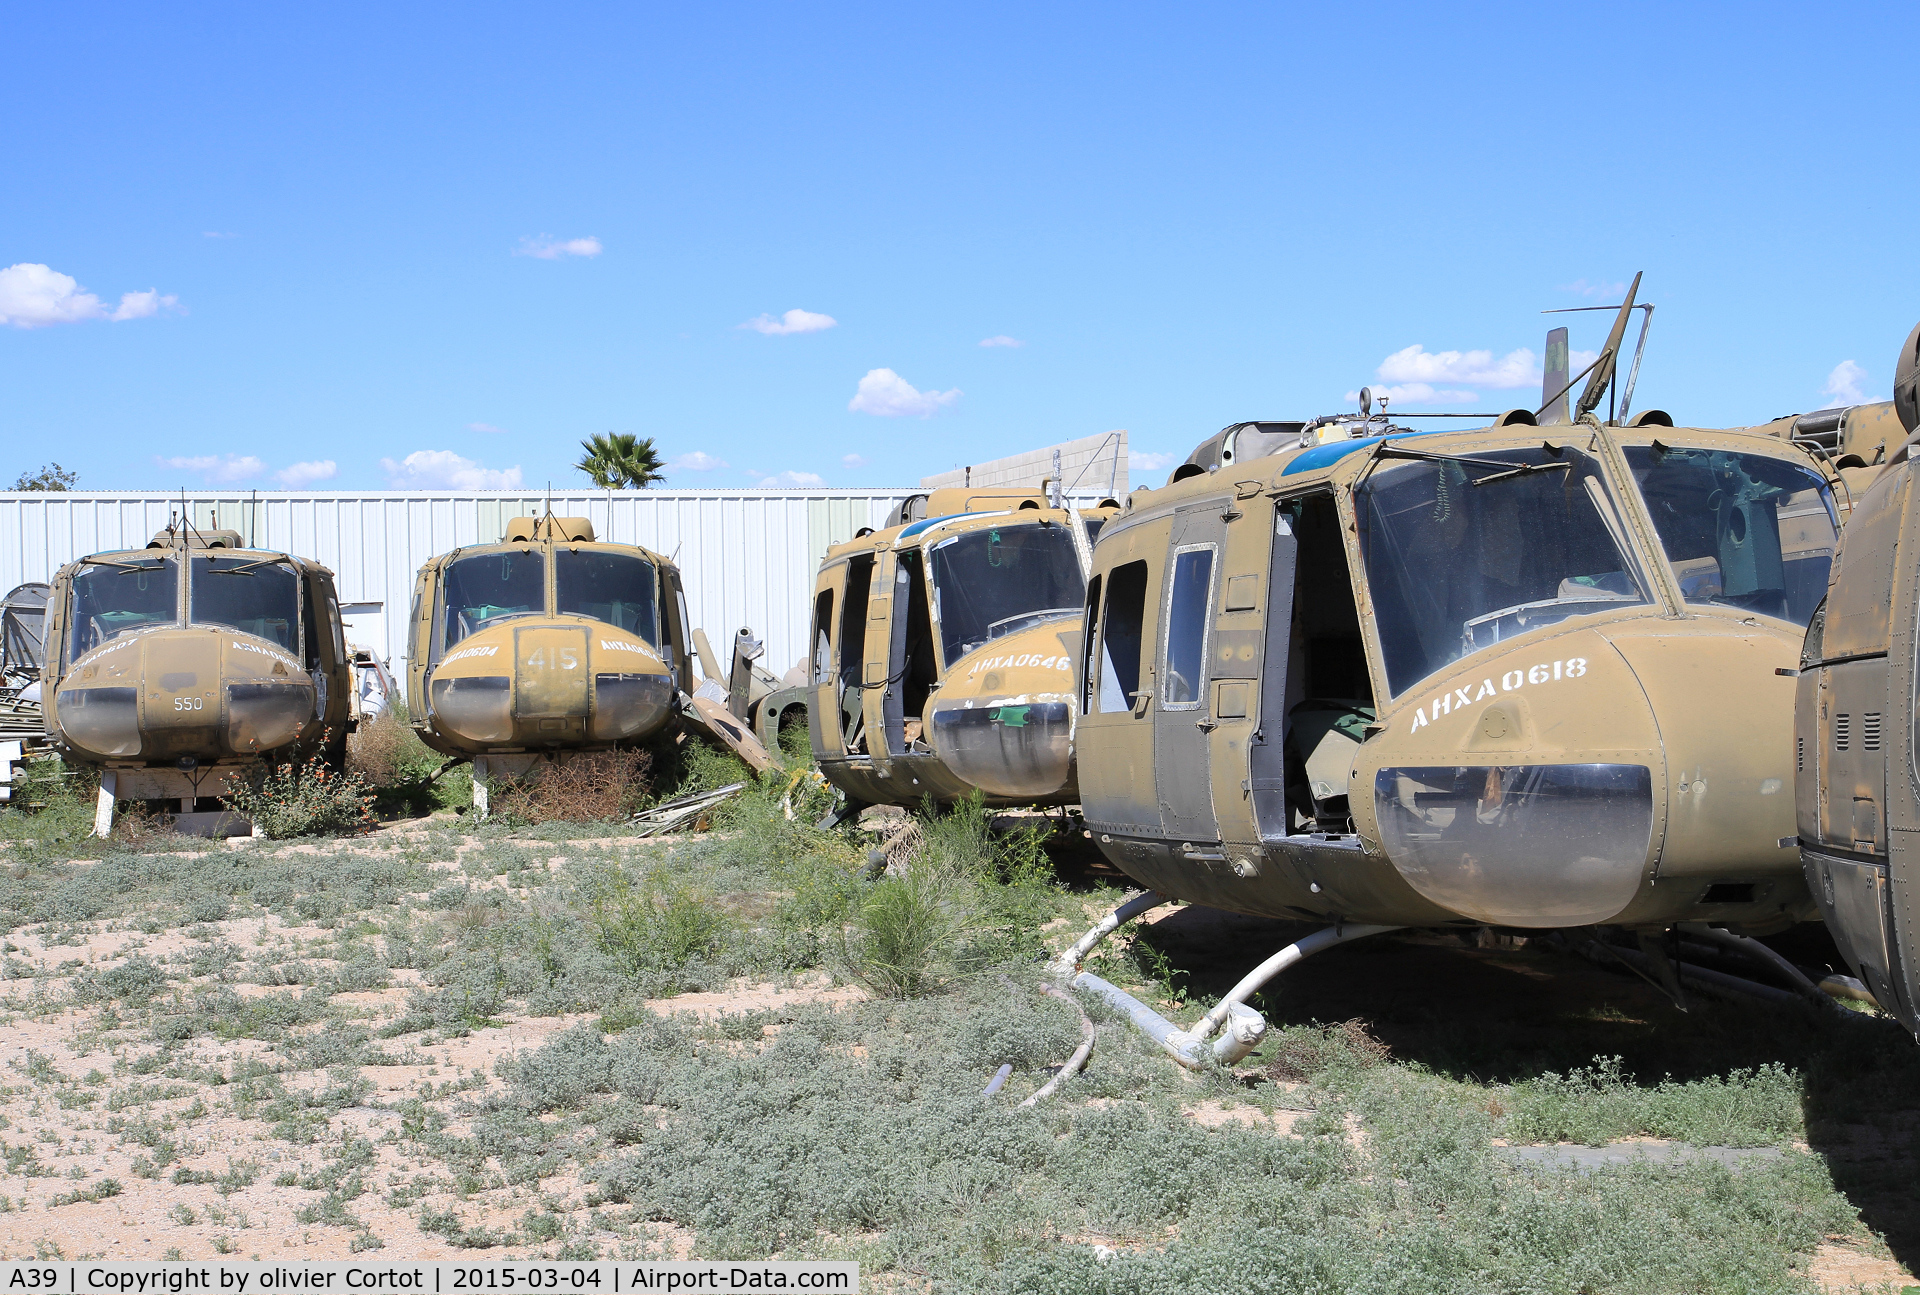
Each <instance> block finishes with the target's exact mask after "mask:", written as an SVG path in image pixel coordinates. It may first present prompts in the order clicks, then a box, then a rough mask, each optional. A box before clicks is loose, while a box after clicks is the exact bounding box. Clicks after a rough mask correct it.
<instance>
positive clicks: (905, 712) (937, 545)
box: [807, 507, 1085, 806]
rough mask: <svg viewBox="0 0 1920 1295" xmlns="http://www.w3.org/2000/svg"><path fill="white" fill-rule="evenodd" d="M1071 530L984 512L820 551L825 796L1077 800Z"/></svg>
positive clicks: (819, 745) (1076, 601)
mask: <svg viewBox="0 0 1920 1295" xmlns="http://www.w3.org/2000/svg"><path fill="white" fill-rule="evenodd" d="M1071 529H1072V523H1071V520H1070V519H1069V517H1068V514H1067V513H1066V512H1065V511H1064V510H1061V509H1051V508H1039V507H1026V508H1015V509H1004V508H1003V509H989V510H986V511H978V512H965V513H955V514H949V515H945V516H937V517H931V518H923V519H921V520H918V521H914V522H911V523H908V524H906V525H901V526H894V527H890V528H888V529H886V530H882V531H876V532H872V533H870V534H868V535H864V536H860V537H858V538H856V539H854V540H851V541H849V542H847V543H845V544H841V545H838V546H836V547H834V548H832V549H830V550H828V553H827V556H826V558H825V560H824V561H823V562H822V563H821V567H820V574H819V577H818V580H817V582H816V585H815V591H814V617H813V630H812V640H811V641H812V643H813V645H814V647H813V653H812V664H811V671H812V676H811V687H812V700H811V704H810V705H809V706H808V708H807V713H808V723H809V726H810V729H811V733H812V740H813V750H814V754H815V756H816V758H817V759H818V760H819V762H820V769H821V772H822V774H824V775H825V776H826V778H827V779H828V781H830V782H832V783H833V784H834V785H836V786H838V787H840V788H841V789H842V790H844V791H845V792H846V793H847V795H848V796H850V797H852V798H853V799H855V800H858V801H863V802H866V803H868V804H893V805H903V806H917V805H919V804H920V803H921V802H922V801H923V800H925V799H927V798H929V797H931V798H932V799H933V800H934V801H935V802H936V803H940V804H947V803H951V802H953V801H956V800H960V799H962V798H964V797H966V796H968V795H971V794H973V793H974V792H976V791H977V792H978V793H980V795H981V796H982V797H983V799H984V800H985V801H986V803H988V804H990V805H1064V804H1071V803H1073V802H1074V801H1075V800H1076V799H1077V798H1078V786H1077V784H1076V782H1075V779H1074V773H1073V732H1074V718H1075V716H1074V705H1073V697H1074V684H1073V661H1074V657H1075V654H1076V652H1077V651H1078V646H1079V633H1080V604H1081V601H1082V599H1083V597H1084V592H1085V584H1084V577H1083V573H1082V569H1081V566H1080V557H1079V555H1078V553H1077V551H1076V548H1075V541H1074V539H1073V537H1072V534H1071Z"/></svg>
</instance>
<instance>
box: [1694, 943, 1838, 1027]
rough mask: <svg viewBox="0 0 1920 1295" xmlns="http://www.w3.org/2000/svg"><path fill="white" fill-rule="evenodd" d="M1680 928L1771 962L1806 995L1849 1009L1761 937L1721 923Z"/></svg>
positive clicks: (1818, 1000) (1805, 996)
mask: <svg viewBox="0 0 1920 1295" xmlns="http://www.w3.org/2000/svg"><path fill="white" fill-rule="evenodd" d="M1680 929H1681V930H1682V931H1684V932H1686V933H1687V934H1688V935H1691V936H1694V937H1695V938H1697V939H1704V940H1706V941H1708V942H1709V943H1712V944H1717V945H1720V946H1721V947H1722V948H1727V949H1733V950H1736V951H1738V952H1740V953H1744V954H1747V955H1748V956H1749V957H1754V958H1758V959H1759V960H1760V961H1762V962H1764V963H1767V964H1768V965H1769V966H1771V967H1772V968H1773V969H1774V970H1775V971H1778V972H1779V973H1780V974H1781V975H1783V976H1785V977H1786V978H1787V980H1788V981H1789V982H1791V983H1792V985H1793V987H1794V988H1795V989H1797V990H1798V991H1799V992H1800V996H1801V997H1802V998H1805V999H1807V1000H1809V1001H1811V1002H1815V1003H1818V1004H1819V1005H1820V1006H1822V1007H1824V1008H1829V1009H1832V1010H1837V1011H1845V1010H1846V1009H1845V1008H1842V1007H1841V1006H1840V1005H1839V1004H1838V1003H1836V1002H1834V1001H1833V1000H1832V999H1831V998H1829V997H1827V996H1826V995H1825V994H1823V993H1821V992H1820V987H1819V986H1818V985H1816V984H1814V983H1813V981H1812V980H1810V979H1809V978H1808V977H1807V973H1806V972H1804V971H1802V970H1800V968H1798V967H1796V966H1794V965H1793V964H1792V963H1791V962H1789V961H1787V960H1786V959H1785V958H1784V957H1782V956H1781V955H1780V954H1778V953H1776V952H1775V951H1774V950H1772V949H1769V948H1768V947H1767V946H1766V945H1764V944H1762V943H1760V941H1758V940H1755V939H1752V938H1750V937H1748V936H1744V935H1735V934H1734V933H1733V932H1732V931H1723V930H1721V929H1720V928H1719V927H1717V926H1683V927H1681V928H1680Z"/></svg>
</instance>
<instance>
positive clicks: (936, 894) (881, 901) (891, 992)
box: [837, 859, 966, 998]
mask: <svg viewBox="0 0 1920 1295" xmlns="http://www.w3.org/2000/svg"><path fill="white" fill-rule="evenodd" d="M960 889H961V887H960V885H959V884H958V882H957V880H956V879H955V878H953V877H952V876H950V875H947V874H945V873H942V872H939V871H937V870H936V869H935V868H933V867H932V866H930V865H929V864H928V863H926V862H925V861H924V860H920V859H915V860H914V861H913V862H912V863H910V864H909V865H908V867H907V870H906V872H905V873H904V875H902V876H898V877H885V878H882V879H881V880H879V881H877V882H875V883H874V884H873V886H872V887H871V888H870V889H869V890H868V891H867V892H866V894H864V895H862V896H861V897H860V900H859V902H858V904H856V906H855V907H854V911H853V921H852V923H851V924H850V927H849V929H848V930H846V931H845V932H844V933H843V935H842V937H841V939H840V941H839V943H838V947H837V952H838V953H839V955H840V958H839V961H840V963H841V969H842V970H843V971H844V972H845V973H846V974H847V976H848V977H849V978H850V979H852V980H853V981H855V982H856V983H857V984H859V985H860V986H861V988H863V989H865V990H867V991H868V992H869V993H873V994H877V995H879V996H880V997H882V998H913V997H915V996H917V995H920V994H924V993H928V992H930V991H932V990H934V989H937V988H939V987H940V986H941V985H942V984H944V983H945V982H946V981H947V980H948V979H949V978H950V975H951V970H952V960H953V956H954V953H955V950H956V946H957V945H958V943H959V939H960V936H961V933H962V932H963V930H964V929H965V925H966V914H965V911H964V908H963V905H962V903H961V897H960V893H959V892H960Z"/></svg>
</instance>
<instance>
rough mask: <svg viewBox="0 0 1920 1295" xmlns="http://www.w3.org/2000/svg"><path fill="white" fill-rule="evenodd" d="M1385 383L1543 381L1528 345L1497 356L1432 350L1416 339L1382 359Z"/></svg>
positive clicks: (1517, 383)
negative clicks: (1497, 357)
mask: <svg viewBox="0 0 1920 1295" xmlns="http://www.w3.org/2000/svg"><path fill="white" fill-rule="evenodd" d="M1376 372H1377V373H1379V375H1380V380H1381V381H1382V382H1407V383H1415V382H1419V383H1428V384H1435V383H1448V382H1454V383H1459V384H1461V385H1462V386H1471V387H1524V386H1526V385H1527V384H1528V383H1536V382H1539V381H1540V368H1539V365H1538V364H1537V363H1536V362H1535V360H1534V356H1533V352H1532V351H1529V350H1528V349H1527V348H1526V347H1524V346H1523V347H1521V348H1520V349H1519V350H1517V351H1508V352H1507V353H1506V354H1505V355H1503V356H1501V357H1500V358H1499V359H1497V360H1496V359H1495V358H1494V355H1493V352H1492V351H1428V350H1427V349H1426V348H1425V347H1423V346H1421V345H1420V344H1419V343H1418V342H1415V343H1414V344H1413V345H1412V346H1409V347H1406V348H1405V349H1403V350H1398V351H1395V352H1394V353H1393V354H1392V355H1389V356H1388V357H1387V358H1386V359H1384V360H1382V361H1380V367H1379V369H1377V370H1376Z"/></svg>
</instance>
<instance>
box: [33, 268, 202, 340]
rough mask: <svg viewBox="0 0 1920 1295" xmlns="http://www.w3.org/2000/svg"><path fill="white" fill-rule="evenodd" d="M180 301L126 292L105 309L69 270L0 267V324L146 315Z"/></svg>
mask: <svg viewBox="0 0 1920 1295" xmlns="http://www.w3.org/2000/svg"><path fill="white" fill-rule="evenodd" d="M178 304H179V298H177V297H165V296H162V295H160V293H159V292H157V291H152V290H149V291H147V292H129V293H126V294H125V295H123V296H122V297H121V298H120V304H119V305H118V306H115V307H113V308H112V309H108V307H107V305H106V303H105V302H103V301H101V300H100V298H99V297H97V296H95V295H94V294H93V293H91V292H88V291H87V290H86V289H84V288H82V287H81V286H80V284H79V281H78V280H76V279H75V278H74V277H73V276H72V275H70V274H62V273H60V271H58V270H56V269H53V268H52V267H51V266H45V265H40V264H38V263H37V262H33V261H22V262H20V263H19V264H18V265H10V266H8V267H7V268H6V269H4V270H0V324H12V325H13V326H14V327H15V328H44V327H46V326H47V325H48V324H77V323H80V322H82V321H84V320H89V319H111V320H114V321H116V322H118V321H121V320H127V319H145V318H146V317H147V316H149V315H155V314H158V313H159V312H160V311H161V309H162V308H166V307H172V306H176V305H178Z"/></svg>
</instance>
